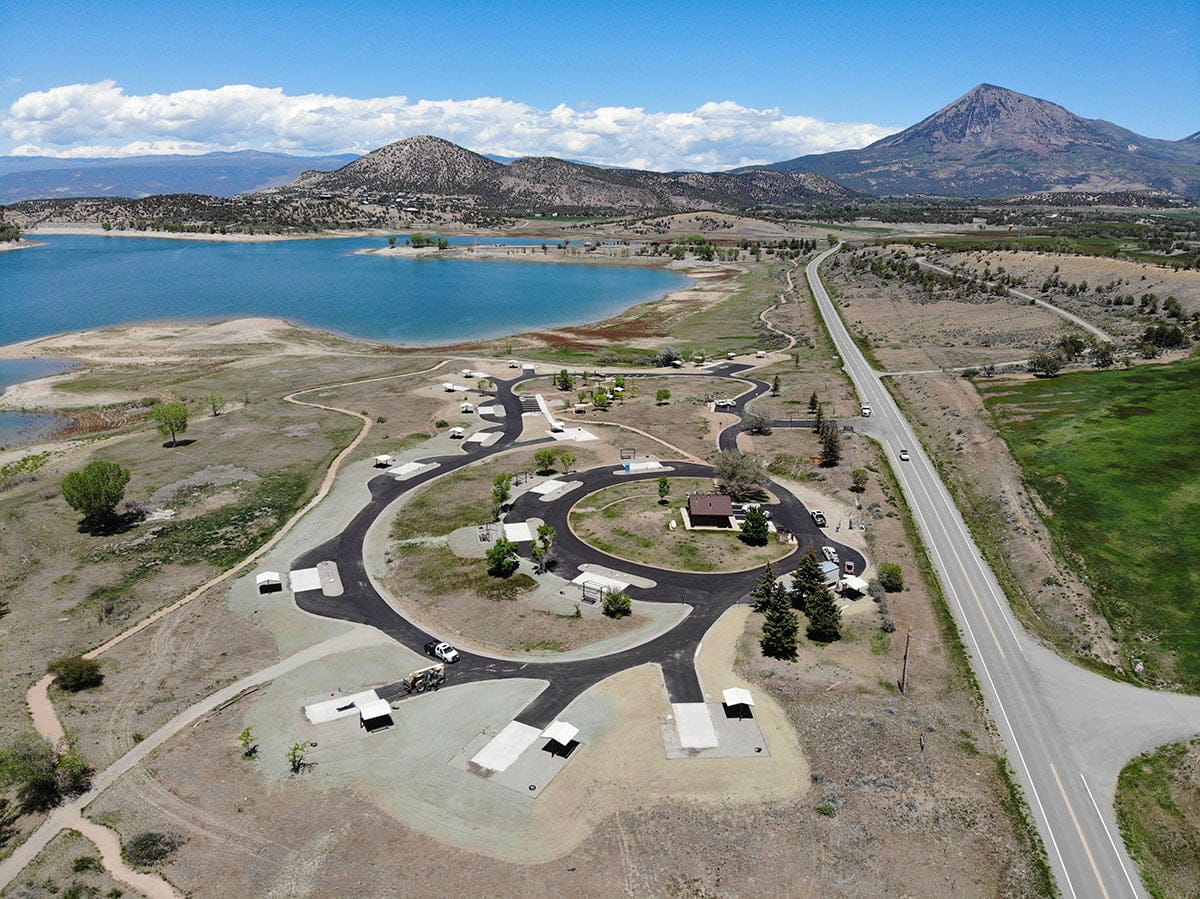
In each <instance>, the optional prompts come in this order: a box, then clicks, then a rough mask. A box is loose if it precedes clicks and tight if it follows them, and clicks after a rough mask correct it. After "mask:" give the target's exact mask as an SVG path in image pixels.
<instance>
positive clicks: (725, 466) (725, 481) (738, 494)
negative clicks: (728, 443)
mask: <svg viewBox="0 0 1200 899" xmlns="http://www.w3.org/2000/svg"><path fill="white" fill-rule="evenodd" d="M713 467H714V468H716V469H717V476H718V478H719V479H720V481H721V489H722V490H724V491H725V492H726V493H728V494H729V495H730V496H732V497H733V498H734V499H735V500H749V499H758V498H760V497H762V495H763V489H762V485H763V484H765V483H766V481H767V471H766V469H765V468H764V467H763V463H762V460H761V459H760V458H758V457H757V456H753V455H751V454H750V453H746V452H743V451H742V450H723V451H721V452H720V453H718V454H717V456H716V457H715V458H714V460H713Z"/></svg>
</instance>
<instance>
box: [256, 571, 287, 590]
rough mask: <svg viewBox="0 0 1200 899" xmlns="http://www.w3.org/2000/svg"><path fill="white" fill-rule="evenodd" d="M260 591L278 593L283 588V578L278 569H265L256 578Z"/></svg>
mask: <svg viewBox="0 0 1200 899" xmlns="http://www.w3.org/2000/svg"><path fill="white" fill-rule="evenodd" d="M254 583H255V584H257V585H258V592H259V593H278V592H279V591H280V590H282V589H283V578H282V577H280V575H279V572H278V571H264V572H262V573H261V574H258V575H256V576H255V578H254Z"/></svg>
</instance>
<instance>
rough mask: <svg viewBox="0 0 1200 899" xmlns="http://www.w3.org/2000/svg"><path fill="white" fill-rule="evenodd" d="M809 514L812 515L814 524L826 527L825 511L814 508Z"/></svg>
mask: <svg viewBox="0 0 1200 899" xmlns="http://www.w3.org/2000/svg"><path fill="white" fill-rule="evenodd" d="M809 514H810V515H812V520H813V524H815V525H816V526H817V527H819V528H823V527H825V513H824V512H822V511H821V510H820V509H813V510H812V512H810V513H809Z"/></svg>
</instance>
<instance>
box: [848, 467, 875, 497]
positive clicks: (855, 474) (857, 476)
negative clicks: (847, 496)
mask: <svg viewBox="0 0 1200 899" xmlns="http://www.w3.org/2000/svg"><path fill="white" fill-rule="evenodd" d="M870 477H871V475H870V473H869V472H868V471H867V470H866V469H865V468H856V469H854V471H852V472H850V481H851V484H850V489H851V490H853V491H854V492H855V493H862V492H863V491H864V490H866V489H867V481H868V480H869V479H870Z"/></svg>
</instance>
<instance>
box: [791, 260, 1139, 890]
mask: <svg viewBox="0 0 1200 899" xmlns="http://www.w3.org/2000/svg"><path fill="white" fill-rule="evenodd" d="M837 249H838V248H837V247H834V248H833V249H830V250H828V251H826V252H824V253H822V254H821V255H820V256H818V257H817V258H816V259H814V260H813V261H812V262H811V263H809V265H808V267H807V269H806V274H807V276H808V282H809V284H810V285H811V287H812V291H813V294H814V296H815V297H816V299H817V305H818V307H819V308H820V310H821V315H822V317H823V318H824V319H825V323H826V325H827V326H828V328H829V332H830V334H831V335H832V337H833V341H834V344H835V345H836V347H837V350H838V352H839V354H840V355H841V357H842V359H843V361H844V363H845V369H846V372H847V373H848V374H849V376H850V378H851V380H852V381H853V382H854V385H855V386H856V387H857V388H858V390H859V393H860V395H861V397H862V399H863V401H864V402H869V403H870V404H871V407H872V409H873V410H874V416H873V421H872V432H873V433H874V434H876V435H877V436H878V438H879V440H880V443H881V444H882V446H883V448H884V450H885V452H886V453H887V455H888V456H889V458H890V459H891V460H892V462H893V467H894V468H895V471H896V473H897V477H898V479H899V481H900V486H901V488H902V489H903V490H904V493H905V496H906V497H907V498H908V502H909V505H910V506H911V507H912V511H913V515H914V517H915V519H916V522H917V525H918V527H919V528H920V530H921V534H922V536H923V537H924V539H925V542H926V544H927V546H928V549H929V553H930V555H931V557H932V561H933V564H934V567H935V569H936V570H937V573H938V577H939V579H940V581H941V583H942V587H943V589H944V591H945V593H946V598H947V601H948V603H949V604H950V608H951V611H952V612H953V614H954V617H955V620H956V621H957V622H958V624H959V627H960V628H961V629H962V632H963V636H964V640H965V643H966V646H967V649H968V651H969V654H970V656H971V664H972V667H973V668H974V670H975V673H976V676H977V678H978V680H979V683H980V686H981V688H982V690H983V694H984V698H985V700H986V702H987V705H988V708H989V709H990V710H991V713H992V715H993V717H994V719H995V721H996V724H997V726H998V727H999V731H1000V734H1001V736H1002V737H1003V739H1004V742H1005V745H1006V747H1007V749H1008V754H1009V758H1010V760H1011V763H1012V766H1013V769H1014V770H1015V772H1016V775H1017V778H1018V779H1019V781H1020V783H1021V785H1022V787H1023V788H1024V791H1025V795H1026V797H1027V799H1028V801H1029V806H1030V809H1031V811H1032V814H1033V817H1034V820H1035V822H1036V824H1037V826H1038V829H1039V831H1040V832H1041V835H1042V839H1043V841H1044V843H1045V847H1046V851H1047V853H1048V855H1049V859H1050V864H1051V866H1052V868H1053V870H1054V874H1055V876H1056V878H1057V879H1058V883H1059V887H1060V889H1061V891H1062V893H1063V895H1065V896H1071V897H1080V899H1082V897H1092V896H1096V897H1105V899H1116V897H1127V896H1143V895H1145V891H1144V890H1143V888H1142V885H1141V882H1140V880H1139V879H1138V876H1137V871H1136V869H1135V867H1134V864H1133V862H1132V860H1131V859H1130V858H1129V855H1128V853H1127V852H1126V851H1125V847H1124V845H1123V844H1122V843H1121V841H1120V835H1119V833H1118V832H1117V828H1116V822H1115V817H1114V815H1113V812H1112V805H1111V796H1109V795H1107V794H1105V795H1097V794H1095V793H1094V792H1093V788H1092V787H1091V786H1090V785H1089V783H1088V780H1087V779H1086V776H1085V773H1084V771H1085V767H1086V766H1085V764H1084V763H1083V762H1082V760H1081V756H1080V752H1079V750H1080V749H1081V747H1078V746H1077V745H1074V744H1073V743H1072V740H1071V739H1070V738H1069V737H1068V732H1067V730H1065V729H1064V727H1063V726H1062V722H1061V721H1060V711H1059V709H1058V708H1056V707H1055V706H1053V705H1052V704H1051V703H1050V702H1049V701H1048V699H1047V695H1046V694H1047V683H1046V676H1047V675H1048V673H1049V672H1047V671H1045V670H1043V666H1042V665H1041V664H1040V662H1039V660H1040V659H1041V658H1042V654H1041V653H1032V652H1029V651H1028V650H1030V649H1031V648H1033V647H1032V644H1031V643H1030V641H1029V638H1028V636H1027V635H1026V634H1025V633H1024V631H1023V630H1022V629H1021V627H1020V625H1019V624H1018V623H1017V622H1016V620H1015V619H1014V617H1013V615H1012V611H1011V609H1010V608H1009V605H1008V601H1007V599H1006V597H1005V595H1004V593H1003V591H1002V590H1001V589H1000V586H999V584H998V583H997V581H996V578H995V576H994V575H993V573H992V571H991V569H990V568H989V567H988V565H987V564H986V563H985V562H984V561H983V558H982V557H981V555H980V553H979V550H978V548H977V547H976V545H975V542H974V540H973V539H972V537H971V534H970V532H969V531H968V530H967V527H966V524H965V523H964V521H963V519H962V516H961V515H960V514H959V511H958V508H957V506H955V504H954V502H953V500H952V499H951V497H950V494H949V492H948V491H947V490H946V487H945V485H944V484H943V483H942V480H941V478H940V477H939V476H938V473H937V471H936V469H935V468H934V467H933V464H932V463H931V462H930V460H929V458H928V457H927V456H926V454H925V452H924V451H923V450H922V449H921V445H920V442H919V441H918V440H917V437H916V434H915V433H914V432H913V429H912V427H911V426H910V425H909V423H908V421H907V420H906V419H905V418H904V416H903V414H902V413H901V412H900V409H899V407H898V406H897V404H896V402H895V401H894V400H893V399H892V396H891V394H889V393H888V391H887V390H886V388H885V387H884V386H883V384H882V383H881V382H880V379H879V376H878V375H877V373H876V372H875V371H874V370H873V369H872V368H871V367H870V366H869V365H868V364H867V361H866V359H865V358H864V357H863V355H862V353H861V352H860V351H859V349H858V347H857V346H856V345H855V344H854V341H853V340H852V339H851V337H850V334H849V332H848V331H847V330H846V327H845V325H844V324H843V322H842V320H841V318H840V316H839V315H838V314H837V311H836V309H835V308H834V306H833V303H832V302H831V301H830V299H829V295H828V293H827V292H826V291H825V287H824V285H823V284H822V283H821V279H820V277H819V273H818V269H819V266H820V264H821V263H822V262H823V261H824V260H825V259H826V258H827V257H829V256H830V255H831V254H833V253H834V252H836V251H837ZM902 449H907V450H908V453H909V461H908V462H901V461H900V450H902ZM1082 711H1083V713H1085V714H1086V713H1087V711H1088V710H1082ZM1095 711H1096V712H1099V711H1100V710H1099V709H1096V710H1095Z"/></svg>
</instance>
